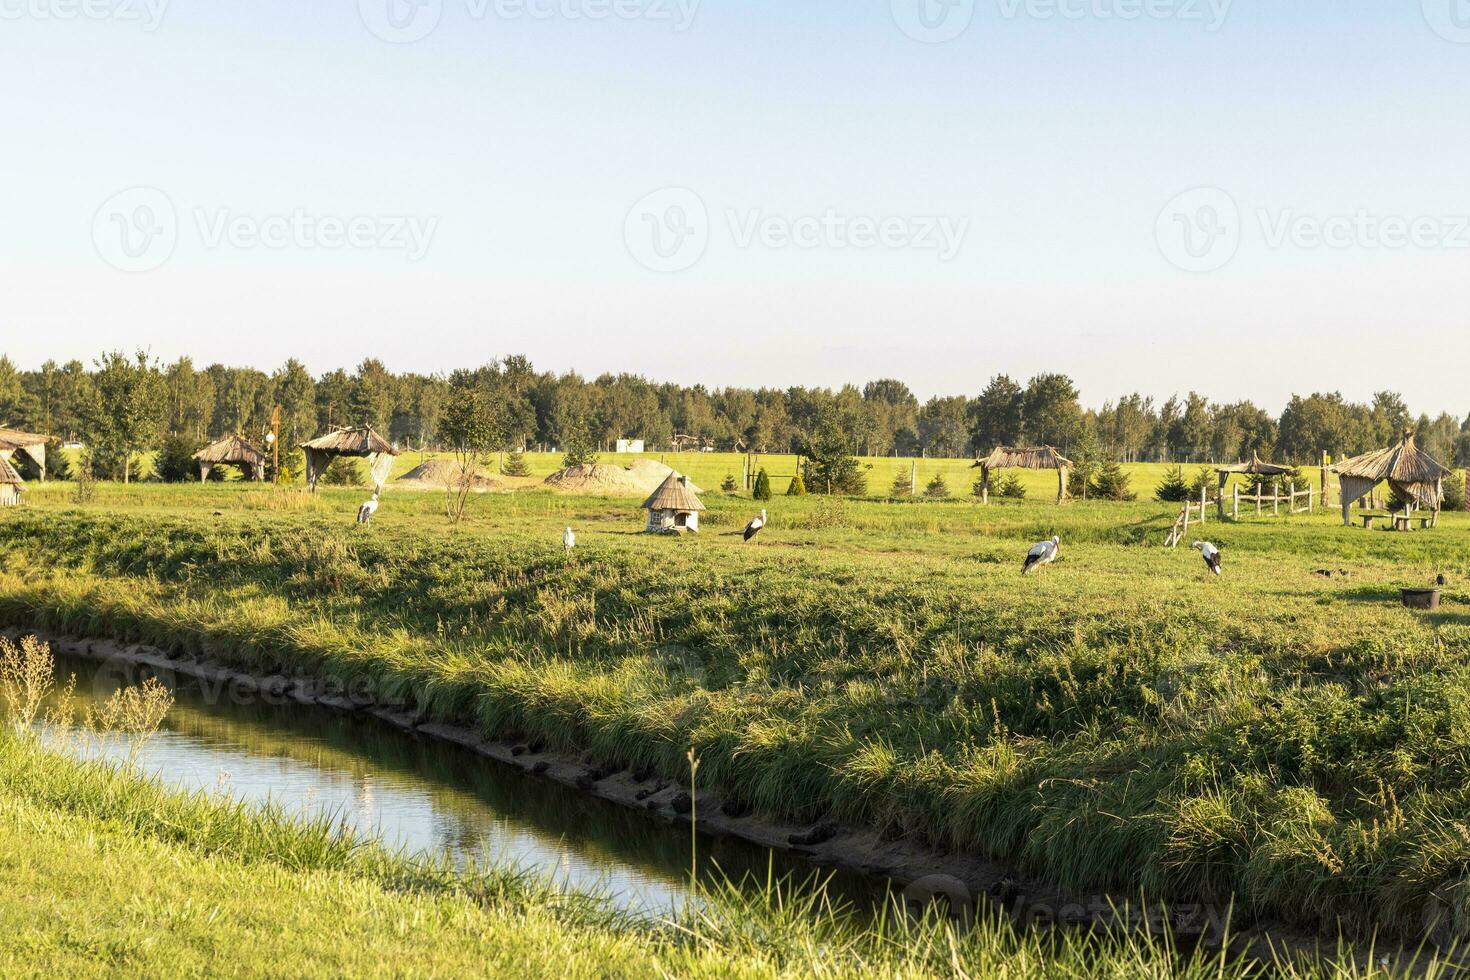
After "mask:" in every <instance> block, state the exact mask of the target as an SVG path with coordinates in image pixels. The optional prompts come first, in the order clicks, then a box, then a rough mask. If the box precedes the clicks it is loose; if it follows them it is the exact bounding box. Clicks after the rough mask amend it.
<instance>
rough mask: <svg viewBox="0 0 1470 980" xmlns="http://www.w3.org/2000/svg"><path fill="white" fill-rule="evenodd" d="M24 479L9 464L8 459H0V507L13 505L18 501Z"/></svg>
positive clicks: (23, 485)
mask: <svg viewBox="0 0 1470 980" xmlns="http://www.w3.org/2000/svg"><path fill="white" fill-rule="evenodd" d="M25 485H26V484H25V481H24V480H22V479H21V478H20V474H19V473H17V472H16V471H15V467H14V466H11V465H10V461H9V460H8V459H0V507H14V506H15V505H16V504H18V503H20V495H21V494H22V493H23V492H24V490H25Z"/></svg>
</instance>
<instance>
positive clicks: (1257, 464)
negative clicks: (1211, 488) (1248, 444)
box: [1218, 453, 1292, 487]
mask: <svg viewBox="0 0 1470 980" xmlns="http://www.w3.org/2000/svg"><path fill="white" fill-rule="evenodd" d="M1218 469H1219V471H1220V486H1222V487H1223V486H1224V485H1225V481H1226V480H1227V479H1229V478H1230V475H1231V474H1233V473H1243V474H1246V475H1248V476H1285V475H1286V474H1288V473H1290V472H1292V467H1290V466H1281V465H1279V464H1276V463H1267V462H1264V461H1263V460H1262V459H1261V457H1260V456H1259V455H1257V454H1256V453H1251V461H1250V462H1249V463H1232V464H1230V465H1229V466H1221V467H1218Z"/></svg>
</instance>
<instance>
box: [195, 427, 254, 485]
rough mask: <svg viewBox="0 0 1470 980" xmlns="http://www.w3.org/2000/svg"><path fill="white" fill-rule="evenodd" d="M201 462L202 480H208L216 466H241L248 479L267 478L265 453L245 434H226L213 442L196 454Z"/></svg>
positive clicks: (197, 460) (198, 461)
mask: <svg viewBox="0 0 1470 980" xmlns="http://www.w3.org/2000/svg"><path fill="white" fill-rule="evenodd" d="M194 460H195V461H196V462H197V463H198V464H199V479H200V481H201V482H202V481H204V480H208V479H209V474H210V471H212V470H213V469H214V468H215V467H216V466H221V465H231V466H238V467H240V474H241V475H242V476H243V477H244V478H245V479H247V480H255V481H257V482H258V481H261V480H264V479H265V453H263V452H261V451H260V450H259V449H257V448H255V446H254V445H252V444H251V443H250V442H249V441H247V440H246V439H245V437H244V436H239V435H233V436H225V437H224V438H223V439H221V440H219V441H218V442H212V443H210V444H209V445H207V446H205V447H204V448H203V449H201V450H199V451H198V452H197V453H195V454H194Z"/></svg>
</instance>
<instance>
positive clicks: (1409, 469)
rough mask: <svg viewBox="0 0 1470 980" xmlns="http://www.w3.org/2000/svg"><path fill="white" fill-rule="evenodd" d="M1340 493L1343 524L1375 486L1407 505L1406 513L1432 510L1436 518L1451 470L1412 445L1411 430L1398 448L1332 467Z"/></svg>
mask: <svg viewBox="0 0 1470 980" xmlns="http://www.w3.org/2000/svg"><path fill="white" fill-rule="evenodd" d="M1332 471H1333V472H1334V473H1336V474H1337V483H1338V487H1339V489H1340V490H1341V494H1342V522H1343V523H1344V524H1349V523H1351V522H1352V515H1351V514H1350V513H1349V509H1350V508H1351V507H1352V505H1353V504H1354V503H1356V502H1357V501H1359V500H1362V499H1363V498H1364V497H1365V496H1367V495H1368V493H1369V491H1371V490H1372V489H1373V488H1374V487H1376V486H1377V485H1378V484H1380V483H1382V482H1383V481H1385V480H1387V481H1388V485H1389V486H1390V487H1392V488H1393V490H1394V491H1395V492H1396V493H1397V494H1398V495H1399V496H1400V497H1402V498H1403V499H1404V500H1405V501H1407V503H1406V504H1405V505H1404V510H1405V513H1408V512H1409V511H1411V510H1413V509H1414V508H1415V507H1420V508H1424V509H1426V510H1433V511H1434V512H1435V516H1436V517H1438V515H1439V509H1440V506H1441V505H1442V504H1443V503H1444V478H1445V477H1446V476H1449V474H1450V471H1449V469H1448V468H1447V467H1445V466H1444V465H1443V464H1442V463H1440V462H1439V460H1437V459H1435V458H1434V457H1433V456H1430V455H1429V454H1428V453H1426V452H1425V451H1424V450H1422V449H1420V448H1419V447H1418V446H1416V445H1415V444H1414V431H1413V430H1412V429H1407V430H1405V431H1404V436H1403V438H1402V439H1400V440H1399V442H1398V444H1397V445H1393V446H1389V447H1388V448H1387V449H1377V450H1374V451H1373V452H1371V453H1364V454H1363V455H1362V456H1354V457H1353V458H1352V459H1345V460H1343V461H1342V462H1341V463H1338V464H1337V465H1336V466H1334V467H1332Z"/></svg>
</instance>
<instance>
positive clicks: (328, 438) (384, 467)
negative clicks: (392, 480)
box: [301, 425, 398, 490]
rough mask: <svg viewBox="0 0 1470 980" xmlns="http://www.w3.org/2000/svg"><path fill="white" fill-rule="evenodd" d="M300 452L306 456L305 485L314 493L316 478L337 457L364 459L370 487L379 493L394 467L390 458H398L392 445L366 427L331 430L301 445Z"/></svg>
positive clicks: (396, 451)
mask: <svg viewBox="0 0 1470 980" xmlns="http://www.w3.org/2000/svg"><path fill="white" fill-rule="evenodd" d="M301 450H302V452H304V453H305V454H306V483H307V486H309V487H311V489H313V490H315V489H316V481H317V478H318V477H320V476H321V475H322V474H323V473H325V472H326V470H327V467H328V466H331V465H332V460H334V459H336V458H337V457H339V456H352V457H357V458H359V459H366V460H367V461H368V469H369V470H370V471H371V472H372V476H373V485H374V486H376V487H378V488H379V489H380V490H381V489H382V486H383V484H384V483H386V482H387V481H388V472H389V471H390V470H391V469H392V468H393V457H394V456H397V455H398V450H397V449H395V448H394V447H393V444H392V443H390V442H389V441H388V440H387V439H384V438H383V437H382V436H380V435H378V434H377V433H376V432H374V431H373V430H372V429H371V428H370V427H368V426H366V425H360V426H354V427H351V428H342V429H333V430H332V431H331V432H328V433H327V434H326V435H324V436H318V437H317V438H315V439H313V440H311V441H310V442H303V443H302V444H301Z"/></svg>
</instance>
